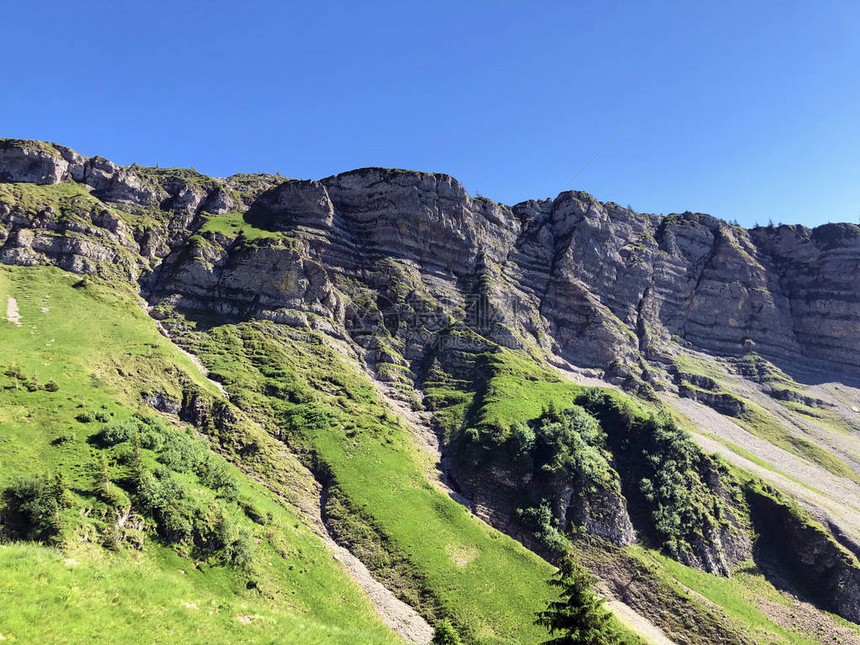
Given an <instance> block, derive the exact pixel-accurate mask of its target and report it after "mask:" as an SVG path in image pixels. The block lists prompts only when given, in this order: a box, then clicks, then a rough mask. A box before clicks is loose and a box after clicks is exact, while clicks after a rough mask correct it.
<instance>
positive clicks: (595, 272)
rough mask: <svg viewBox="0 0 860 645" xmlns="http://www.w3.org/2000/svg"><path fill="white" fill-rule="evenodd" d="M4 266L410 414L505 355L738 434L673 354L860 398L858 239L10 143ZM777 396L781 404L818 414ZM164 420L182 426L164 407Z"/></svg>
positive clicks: (706, 552)
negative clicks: (244, 333)
mask: <svg viewBox="0 0 860 645" xmlns="http://www.w3.org/2000/svg"><path fill="white" fill-rule="evenodd" d="M33 185H40V186H43V188H40V189H38V190H36V189H35V188H34V186H33ZM222 216H223V217H222ZM0 262H2V263H7V264H19V265H37V264H53V265H56V266H59V267H62V268H63V269H65V270H67V271H72V272H76V273H83V274H94V275H99V276H102V277H106V278H110V279H117V280H124V281H128V282H130V283H132V284H134V285H136V286H138V287H139V288H140V292H141V294H142V295H143V296H144V297H145V298H146V299H147V300H148V301H149V304H150V305H151V306H152V308H153V315H156V316H157V315H159V308H160V307H162V308H163V309H162V310H166V311H169V310H170V308H176V309H179V310H181V311H182V312H183V313H189V314H190V313H198V314H203V315H204V316H201V317H202V318H204V319H205V318H206V316H210V317H213V316H214V315H217V317H220V318H221V319H226V320H233V321H241V320H246V319H251V318H260V319H266V320H272V321H275V322H278V323H282V324H286V325H292V326H302V327H311V328H314V329H318V330H321V331H324V332H325V333H326V334H328V335H329V336H331V337H334V338H336V339H338V340H340V341H344V344H345V345H346V346H348V347H350V348H351V350H352V351H354V354H355V356H356V357H357V359H358V360H359V362H361V363H362V366H363V367H366V368H367V369H368V370H369V371H371V372H372V373H373V374H375V375H376V376H378V378H379V380H380V381H384V382H386V383H388V384H390V385H392V386H395V388H399V389H400V391H401V392H406V393H411V394H413V395H415V396H416V401H414V402H415V403H416V406H415V407H416V408H420V407H421V406H420V401H418V400H417V399H420V398H421V396H423V394H424V393H425V392H426V391H428V390H429V388H427V387H426V384H427V383H428V382H431V381H432V380H433V379H434V378H442V379H450V380H451V381H453V382H456V383H457V387H459V388H462V389H464V390H465V389H468V388H470V387H472V385H473V384H474V383H475V382H477V381H479V380H480V379H479V376H480V372H481V369H482V367H481V365H482V363H481V360H482V357H485V356H486V355H488V354H490V353H492V352H498V351H500V348H512V349H519V350H524V351H525V352H528V354H530V355H531V356H533V357H535V358H536V359H539V360H540V359H545V360H546V361H548V362H550V363H552V364H554V365H557V366H562V367H569V366H570V365H573V366H576V367H580V368H589V370H590V371H589V373H590V374H594V375H596V376H600V375H602V376H604V377H605V378H606V379H608V380H612V382H613V383H620V384H623V385H631V386H636V387H641V390H640V391H644V393H646V394H647V392H648V391H649V390H650V391H651V393H652V394H653V389H652V388H655V389H656V388H658V387H663V388H668V389H669V390H671V391H672V392H676V393H678V394H680V395H681V396H686V397H688V398H693V399H696V400H698V401H700V402H702V403H705V404H706V405H708V406H710V407H712V408H714V409H717V410H718V411H720V412H721V413H723V414H725V415H729V416H734V417H741V416H742V415H743V413H744V411H745V409H744V407H743V402H742V401H740V400H739V399H738V398H736V397H734V396H732V395H731V394H729V393H726V392H723V391H721V389H720V388H719V387H718V384H717V383H716V382H715V381H713V380H712V379H710V378H708V377H705V376H703V375H701V374H696V373H694V372H695V370H689V371H682V370H680V368H678V367H677V365H673V361H672V358H673V352H674V351H675V350H676V349H677V348H678V346H679V345H685V346H689V347H691V348H693V349H698V350H702V351H704V352H707V353H710V354H711V355H722V356H740V355H744V354H746V353H748V352H750V351H755V352H757V353H759V354H761V355H762V356H764V357H766V358H769V359H770V360H772V361H773V362H774V363H778V364H780V365H788V366H791V365H801V366H813V367H817V368H820V369H823V370H827V371H829V372H830V373H831V374H834V375H836V376H835V378H834V380H838V378H839V375H848V376H849V377H852V378H858V377H860V279H858V275H860V228H858V227H857V226H855V225H852V224H833V225H827V226H822V227H819V228H816V229H812V230H810V229H807V228H804V227H801V226H780V227H767V228H756V229H753V230H744V229H742V228H740V227H737V226H730V225H729V224H727V223H726V222H723V221H721V220H718V219H716V218H713V217H710V216H708V215H704V214H699V213H683V214H673V215H669V216H667V217H662V216H657V215H648V214H641V213H637V212H634V211H632V210H630V209H627V208H622V207H621V206H619V205H617V204H614V203H611V202H609V203H601V202H599V201H597V200H596V199H595V198H594V197H592V196H591V195H588V194H586V193H583V192H577V191H571V192H565V193H562V194H560V195H559V196H558V197H556V198H555V199H546V200H543V201H526V202H522V203H520V204H517V205H514V206H505V205H502V204H496V203H493V202H492V201H490V200H487V199H483V198H473V197H471V196H470V195H469V194H468V193H467V192H466V190H465V189H464V188H463V186H462V185H461V184H460V183H458V182H457V181H456V180H455V179H454V178H452V177H450V176H448V175H444V174H430V173H423V172H412V171H400V170H388V169H382V168H364V169H359V170H354V171H350V172H346V173H342V174H339V175H337V176H332V177H327V178H324V179H321V180H319V181H297V180H291V179H285V178H282V177H280V176H273V175H263V174H255V175H234V176H232V177H228V178H223V179H219V178H211V177H206V176H204V175H201V174H200V173H197V172H196V171H194V170H193V169H192V170H183V169H160V168H143V167H139V166H136V165H135V166H130V167H121V166H118V165H116V164H114V163H112V162H111V161H109V160H107V159H104V158H101V157H92V158H86V157H83V156H81V155H79V154H77V153H76V152H74V151H73V150H70V149H69V148H65V147H62V146H58V145H54V144H47V143H42V142H34V141H19V140H0ZM163 317H164V318H167V315H166V314H165V315H164V316H163ZM522 355H524V354H522ZM598 370H602V371H598ZM658 373H659V374H660V375H662V381H661V380H660V378H657V377H655V376H654V375H655V374H658ZM440 375H441V377H440ZM671 377H674V380H673V379H672V378H671ZM769 387H771V390H770V393H771V396H773V397H774V398H776V399H779V400H788V401H795V400H797V401H799V402H800V403H802V404H803V405H807V406H813V407H820V406H821V405H822V403H821V402H820V401H819V400H818V399H814V398H809V397H807V398H803V397H801V395H798V394H796V393H794V392H793V391H792V390H790V389H785V388H784V387H783V388H782V389H780V387H779V386H777V385H772V386H769ZM798 397H800V398H798ZM427 398H429V397H427ZM425 402H426V399H425ZM150 405H152V406H154V407H156V408H157V409H160V410H165V411H168V412H170V413H173V414H181V415H182V414H188V411H187V410H184V409H182V410H180V409H179V403H178V402H176V401H168V400H166V399H164V397H162V396H161V395H160V394H158V393H153V394H152V396H151V401H150ZM425 410H432V407H431V405H430V404H428V405H427V406H426V407H425ZM474 472H478V470H477V468H476V469H475V470H474ZM480 474H481V476H480V477H475V478H473V480H470V479H469V478H468V477H463V478H462V480H461V481H460V484H461V485H462V488H463V492H465V493H467V494H468V495H470V496H471V497H472V501H473V504H474V508H475V511H476V513H478V514H479V515H481V516H482V517H484V518H485V519H487V520H488V521H491V522H492V523H493V524H494V525H496V526H497V527H499V528H502V529H507V530H510V531H512V532H513V533H516V531H517V530H518V529H517V528H516V526H515V524H516V522H514V521H513V520H512V518H513V517H515V509H514V508H513V507H512V506H511V504H512V501H511V500H513V499H515V498H516V492H517V491H520V492H522V491H523V490H526V489H528V488H529V486H531V485H533V482H530V481H525V480H524V479H523V478H522V476H521V475H517V474H516V473H515V472H514V471H510V470H509V469H508V468H506V466H505V464H504V463H497V464H493V468H492V470H491V471H490V470H487V471H485V472H482V473H480ZM718 479H719V478H718V477H717V479H716V480H715V482H716V481H717V480H718ZM565 485H569V486H570V488H569V489H567V490H555V489H554V490H553V493H554V494H556V498H557V499H560V500H561V503H562V506H563V507H562V508H559V509H555V510H556V511H558V512H557V514H556V517H557V518H558V519H559V520H562V521H564V522H565V523H567V524H575V525H577V526H581V527H584V528H585V529H586V530H587V531H589V532H590V533H593V534H596V535H600V536H602V537H604V538H606V539H607V540H609V541H611V542H613V543H615V544H629V543H631V542H633V541H634V540H635V539H636V535H635V532H634V530H633V523H632V522H631V518H630V516H629V515H628V509H627V505H626V504H627V502H626V499H625V497H624V495H622V494H621V492H620V491H619V490H616V489H615V488H612V487H606V488H604V489H599V490H598V491H597V493H596V494H593V495H583V494H581V492H582V490H584V489H585V488H586V487H585V486H583V485H581V482H580V483H576V482H573V483H571V482H566V483H565ZM713 488H714V490H717V483H714V485H713ZM628 497H629V496H628ZM729 501H730V500H729V499H728V497H726V502H727V504H728V503H729ZM539 502H540V500H539V499H533V500H530V503H532V504H536V503H539ZM634 518H635V514H634ZM731 525H732V523H731V522H729V523H728V524H727V525H726V526H731ZM637 526H638V524H637ZM741 533H742V532H738V531H733V530H729V529H727V528H725V527H714V528H713V530H712V531H711V532H710V533H708V534H703V535H702V536H701V543H698V544H694V545H692V548H691V550H690V551H689V552H688V553H686V554H685V555H683V557H685V558H686V561H687V562H688V563H689V564H691V565H693V566H697V567H700V568H703V569H706V570H709V571H714V572H717V573H727V572H729V571H730V570H732V568H733V567H734V566H735V565H736V564H737V563H738V562H740V561H742V560H744V558H745V557H747V556H748V555H749V551H750V544H749V543H748V542H745V541H744V539H743V537H742V535H741ZM517 536H518V537H521V536H520V535H517ZM523 539H524V540H526V539H527V537H523ZM822 566H823V565H822ZM844 575H845V576H848V577H846V578H845V579H844V580H843V581H841V582H840V584H842V585H843V587H845V588H846V589H850V590H851V593H850V594H847V595H845V596H844V597H843V598H849V600H850V603H853V604H851V605H850V606H848V605H846V607H845V608H844V612H845V613H847V614H850V615H852V616H856V615H858V613H857V612H858V609H857V607H858V605H857V602H856V599H857V597H858V596H859V595H860V592H858V591H857V589H860V583H858V578H857V576H856V573H850V575H849V574H847V573H846V574H844ZM849 600H846V601H845V602H849Z"/></svg>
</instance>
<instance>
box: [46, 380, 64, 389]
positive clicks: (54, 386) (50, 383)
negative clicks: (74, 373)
mask: <svg viewBox="0 0 860 645" xmlns="http://www.w3.org/2000/svg"><path fill="white" fill-rule="evenodd" d="M42 389H43V390H45V391H46V392H56V391H57V390H59V389H60V386H59V385H57V384H56V382H55V381H53V380H51V381H48V382H47V383H45V385H43V386H42Z"/></svg>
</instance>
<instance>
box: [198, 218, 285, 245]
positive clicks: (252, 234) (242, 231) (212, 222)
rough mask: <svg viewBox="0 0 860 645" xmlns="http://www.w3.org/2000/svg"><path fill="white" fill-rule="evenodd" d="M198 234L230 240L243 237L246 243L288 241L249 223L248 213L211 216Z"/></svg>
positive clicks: (278, 233)
mask: <svg viewBox="0 0 860 645" xmlns="http://www.w3.org/2000/svg"><path fill="white" fill-rule="evenodd" d="M197 232H198V233H220V234H221V235H224V236H226V237H229V238H235V237H238V236H239V235H241V236H242V237H244V238H245V240H246V241H253V240H260V239H281V238H284V239H287V236H286V235H284V234H283V233H280V232H278V231H272V230H268V229H265V228H260V227H259V226H257V225H255V224H254V223H252V222H250V221H248V213H224V214H223V215H209V216H207V217H206V221H205V223H204V224H203V226H201V227H200V229H199V230H198V231H197Z"/></svg>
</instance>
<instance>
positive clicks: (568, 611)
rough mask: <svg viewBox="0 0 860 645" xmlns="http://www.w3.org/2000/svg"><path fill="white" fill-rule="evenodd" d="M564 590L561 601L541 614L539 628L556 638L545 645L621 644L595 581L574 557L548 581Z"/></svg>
mask: <svg viewBox="0 0 860 645" xmlns="http://www.w3.org/2000/svg"><path fill="white" fill-rule="evenodd" d="M549 584H551V585H552V586H554V587H559V588H560V589H561V598H559V600H557V601H554V602H550V603H549V605H548V606H547V609H546V611H541V612H538V617H537V620H536V621H535V623H536V624H538V625H543V626H544V627H546V628H548V629H549V633H550V635H551V636H553V638H551V639H550V640H548V641H545V645H613V644H614V643H617V642H618V638H617V637H616V636H615V634H614V632H613V631H612V629H611V628H610V627H609V612H608V611H607V610H606V609H604V607H603V600H602V599H601V598H600V597H599V596H598V595H597V594H596V593H595V591H594V589H593V588H592V587H593V585H594V578H592V577H591V575H590V574H589V573H588V571H586V570H585V567H583V566H582V565H581V564H579V563H578V562H577V561H576V560H575V559H574V557H573V555H572V554H570V553H568V554H567V555H565V556H563V557H562V558H561V560H560V561H559V563H558V571H557V572H556V574H555V576H553V578H552V579H551V580H550V581H549Z"/></svg>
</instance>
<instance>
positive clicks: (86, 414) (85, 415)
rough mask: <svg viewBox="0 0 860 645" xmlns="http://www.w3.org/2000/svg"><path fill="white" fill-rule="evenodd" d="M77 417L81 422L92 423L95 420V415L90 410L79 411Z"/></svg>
mask: <svg viewBox="0 0 860 645" xmlns="http://www.w3.org/2000/svg"><path fill="white" fill-rule="evenodd" d="M75 419H76V420H77V421H79V422H81V423H90V422H91V421H94V420H95V415H93V413H92V412H90V411H89V410H83V411H82V412H78V414H77V415H76V416H75Z"/></svg>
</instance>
